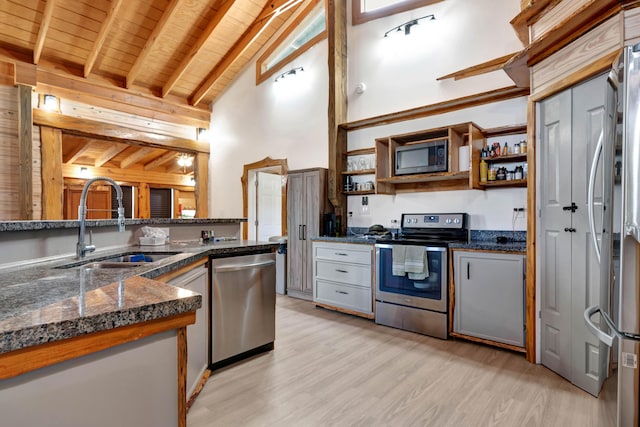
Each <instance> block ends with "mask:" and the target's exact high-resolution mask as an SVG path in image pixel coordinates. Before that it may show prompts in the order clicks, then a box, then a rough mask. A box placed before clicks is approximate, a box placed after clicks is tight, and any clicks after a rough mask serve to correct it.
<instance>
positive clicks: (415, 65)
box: [197, 0, 633, 358]
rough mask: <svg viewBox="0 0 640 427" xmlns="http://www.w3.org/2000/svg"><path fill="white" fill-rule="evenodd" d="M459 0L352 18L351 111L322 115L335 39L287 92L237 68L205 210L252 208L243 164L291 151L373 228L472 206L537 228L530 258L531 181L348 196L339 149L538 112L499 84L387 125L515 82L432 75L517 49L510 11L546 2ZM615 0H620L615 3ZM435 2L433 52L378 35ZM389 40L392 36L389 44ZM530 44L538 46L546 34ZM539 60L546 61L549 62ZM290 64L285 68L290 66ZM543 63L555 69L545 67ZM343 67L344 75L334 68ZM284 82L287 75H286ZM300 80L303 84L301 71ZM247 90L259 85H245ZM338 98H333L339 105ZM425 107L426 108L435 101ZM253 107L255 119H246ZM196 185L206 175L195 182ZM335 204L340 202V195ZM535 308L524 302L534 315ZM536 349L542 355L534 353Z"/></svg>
mask: <svg viewBox="0 0 640 427" xmlns="http://www.w3.org/2000/svg"><path fill="white" fill-rule="evenodd" d="M458 3H459V2H456V1H453V0H446V1H444V2H435V3H434V4H432V5H429V6H424V7H423V8H420V9H417V10H416V11H415V13H414V12H411V11H409V12H403V13H401V14H399V15H395V16H394V15H391V16H388V17H385V18H381V19H377V20H373V21H370V22H367V23H364V24H361V25H355V26H351V25H348V26H347V33H348V40H349V41H348V61H349V67H348V69H344V68H343V69H342V70H341V73H344V79H343V81H341V83H338V84H343V85H345V86H344V90H345V95H344V97H343V98H342V100H343V101H346V98H348V104H349V108H348V110H347V109H345V111H340V114H343V117H338V116H339V114H337V113H336V114H334V115H330V116H329V118H328V119H327V120H326V121H325V119H324V118H325V117H327V115H326V111H327V108H328V106H329V105H333V102H327V101H326V88H327V87H331V85H332V84H335V82H334V81H333V80H332V78H331V75H329V74H328V73H327V72H325V71H324V70H326V69H327V67H326V58H327V56H329V55H328V53H329V52H332V51H334V48H331V49H330V48H329V43H330V42H331V41H329V42H328V41H321V42H320V43H318V44H317V45H316V46H315V47H314V48H313V49H310V50H308V51H306V52H304V53H303V54H301V55H300V56H299V57H298V58H296V59H295V60H294V61H292V63H291V64H290V66H293V67H299V66H301V67H303V68H304V71H303V72H299V73H298V75H295V76H291V77H293V78H298V77H300V78H301V79H302V80H301V81H302V82H303V83H306V85H305V86H302V87H298V88H296V89H295V90H293V91H290V92H288V93H281V92H278V91H277V86H276V84H275V83H274V82H273V79H268V80H266V81H264V82H263V83H261V84H260V85H256V84H255V81H254V75H255V74H254V72H253V67H251V66H250V67H246V68H245V69H244V70H243V71H242V72H240V73H239V74H238V77H237V78H236V79H235V80H234V81H233V83H232V84H231V85H230V86H229V87H228V88H227V89H226V90H225V92H224V93H222V95H221V96H220V97H219V98H217V99H216V102H215V104H214V105H213V108H212V115H211V126H210V128H211V138H212V148H211V156H210V160H209V164H208V172H207V173H208V175H209V182H208V190H207V193H208V202H207V203H208V206H207V207H208V216H210V217H212V218H227V217H244V216H246V214H245V213H244V212H243V211H242V209H243V203H244V202H243V196H242V194H243V192H242V186H241V182H238V181H240V180H239V179H237V178H238V177H239V176H240V175H241V173H242V172H241V171H242V168H243V166H244V165H246V164H251V163H254V162H257V161H260V160H261V159H264V158H267V157H271V158H273V159H282V158H285V159H287V162H288V167H289V169H290V170H305V169H309V168H316V167H323V168H324V167H328V169H329V179H328V183H329V184H328V192H329V197H330V198H331V199H332V200H334V201H339V200H340V198H341V197H343V198H344V199H343V200H344V203H343V204H342V206H341V209H342V211H341V212H339V213H340V217H341V220H342V224H343V225H344V226H349V227H363V228H366V227H368V226H370V225H372V224H377V223H378V224H382V225H383V226H385V227H393V226H394V224H395V223H392V222H391V221H394V220H395V221H400V219H401V215H402V214H403V213H418V212H420V213H422V212H424V213H433V212H436V213H442V212H465V213H468V214H469V215H470V224H471V228H472V230H502V231H511V232H513V231H525V230H527V231H528V233H529V234H528V236H527V237H528V238H529V239H530V243H529V245H528V247H527V250H528V251H529V253H528V254H527V255H528V260H529V262H533V260H534V259H535V252H532V251H535V247H534V246H533V242H534V237H535V235H534V236H532V235H531V233H532V232H533V233H535V228H532V227H533V226H535V221H532V219H531V215H529V207H530V206H533V205H534V204H535V202H534V201H535V197H534V196H535V193H531V185H530V187H529V188H528V189H526V190H525V189H524V188H499V189H487V190H484V191H478V190H476V189H471V188H474V187H472V185H470V186H469V187H468V188H469V189H466V190H460V189H456V190H454V191H414V192H401V191H399V192H397V194H391V193H387V194H382V193H375V194H366V196H367V201H366V204H365V202H364V199H363V197H361V196H359V195H356V196H348V197H347V196H345V195H343V194H342V191H341V188H342V185H343V182H342V179H341V175H340V173H341V171H346V170H347V168H346V167H343V166H346V165H344V164H343V162H345V160H346V159H344V158H343V156H342V155H341V153H344V152H346V151H354V150H368V149H371V148H372V147H373V141H375V140H376V139H378V138H384V137H389V136H393V135H400V134H406V133H408V132H421V131H424V130H428V129H436V128H442V127H447V126H453V125H457V124H462V123H469V122H473V123H475V124H477V125H478V126H480V127H482V129H484V130H487V129H489V130H491V129H493V130H495V129H498V128H500V127H504V126H518V125H522V124H525V123H527V122H529V123H530V124H531V123H532V121H531V120H530V118H531V115H532V114H533V112H532V111H528V104H527V96H526V93H528V92H524V93H523V92H515V93H516V94H519V95H517V96H516V95H508V94H503V98H502V99H500V100H498V101H494V102H491V103H485V102H476V103H473V102H470V103H469V104H466V106H465V108H458V109H456V108H451V107H449V109H447V108H446V105H445V106H441V107H442V108H443V110H440V114H435V115H433V114H431V115H429V114H428V111H427V113H425V114H424V115H422V116H421V115H420V114H421V112H420V111H418V112H414V113H415V114H416V115H415V116H413V117H412V116H410V115H409V114H407V115H406V116H405V117H408V118H411V120H405V121H393V120H391V121H390V122H389V123H390V124H382V123H384V120H385V119H389V118H385V117H383V116H384V115H386V114H392V113H394V112H405V111H409V110H410V109H413V108H417V109H418V110H420V106H434V105H436V106H439V104H441V103H443V104H446V103H447V102H448V101H450V100H459V99H464V98H465V97H468V96H472V95H474V94H478V93H491V92H492V91H498V92H499V89H501V88H505V87H511V86H513V81H512V80H511V78H510V76H508V75H507V74H506V73H504V72H503V71H501V70H497V71H490V72H485V73H478V74H476V75H473V76H472V77H469V78H463V79H457V80H454V79H453V78H445V79H442V80H436V79H437V78H439V77H443V76H446V75H449V74H451V73H455V72H456V71H458V70H462V69H466V68H469V67H473V66H474V65H477V64H482V63H485V62H487V61H489V60H492V59H494V58H497V57H503V56H504V55H507V54H513V53H516V52H519V51H521V50H522V48H523V42H522V41H521V40H520V39H519V37H518V35H517V34H516V32H514V29H513V27H512V26H511V24H510V21H511V20H512V19H514V17H516V16H519V17H520V19H521V21H520V22H521V23H522V20H523V19H524V20H525V21H526V20H527V19H530V21H531V22H533V21H534V19H532V16H535V17H536V19H537V18H539V16H538V15H536V13H540V10H538V9H536V8H539V7H540V5H539V2H531V3H532V4H533V6H531V7H529V9H526V10H527V13H532V15H531V16H526V14H525V15H523V14H521V6H525V5H521V4H518V3H519V2H514V1H511V2H506V1H505V2H503V3H504V4H501V6H502V7H501V8H495V7H494V3H491V6H488V2H487V3H486V4H485V2H474V4H473V5H464V7H461V6H460V4H458ZM536 3H538V4H536ZM542 3H545V2H542ZM562 3H563V5H565V4H566V5H567V8H568V9H570V10H569V12H566V13H569V14H572V13H575V15H576V16H577V17H578V18H579V19H586V17H588V16H589V15H588V13H592V14H594V15H596V16H599V14H598V13H595V12H600V10H595V9H589V8H586V10H587V12H588V13H586V14H580V13H577V12H576V10H578V11H580V10H579V7H578V5H579V4H580V2H562ZM585 3H589V2H585ZM614 3H615V4H616V5H618V2H614ZM545 4H546V3H545ZM595 7H596V6H593V8H595ZM572 8H573V9H572ZM462 9H463V10H462ZM594 10H595V11H594ZM423 12H424V13H423ZM632 12H633V9H632V8H630V7H629V10H628V11H626V12H625V13H627V14H628V15H629V21H630V22H633V21H632V17H633V15H632ZM430 13H433V14H434V15H435V16H436V19H435V20H434V21H427V22H424V24H426V25H425V29H426V31H427V39H429V36H430V37H431V38H432V39H433V38H434V34H437V36H435V39H437V40H438V41H439V42H438V43H431V44H428V46H429V52H428V54H425V55H417V54H416V52H422V51H423V50H424V49H425V42H424V39H423V40H420V39H418V41H417V42H416V41H415V40H414V39H411V40H409V38H407V40H403V39H401V40H400V41H398V40H397V39H396V40H394V38H393V37H389V38H388V39H389V40H382V39H383V38H384V37H383V36H382V35H383V34H384V33H385V32H386V31H388V30H389V29H390V28H392V27H394V26H396V25H398V24H400V23H401V22H405V21H407V20H408V19H411V18H416V17H418V16H424V15H428V14H430ZM345 14H346V13H345ZM348 15H349V16H350V15H351V14H350V13H349V14H348ZM604 15H606V14H604ZM604 15H603V16H604ZM625 16H627V15H625ZM400 18H402V19H400ZM551 18H553V14H547V15H546V19H551ZM564 18H566V15H562V14H560V16H559V17H557V18H554V19H558V20H560V22H562V19H564ZM599 19H600V18H599ZM602 19H604V18H602ZM542 21H543V23H544V24H545V25H547V26H548V27H552V26H553V24H554V21H553V20H550V21H544V20H542ZM420 25H422V23H421V24H420ZM480 27H481V28H490V31H479V30H478V31H472V30H469V29H470V28H480ZM629 27H631V26H630V25H629ZM416 29H417V28H414V30H416ZM461 29H467V30H466V31H462V30H461ZM547 29H548V28H547ZM525 30H526V25H525ZM544 30H545V28H542V30H541V31H544ZM429 31H432V33H429ZM612 32H613V31H609V32H606V33H604V36H602V38H604V39H606V40H608V39H607V36H610V35H611V33H612ZM566 37H569V36H566ZM630 37H631V36H630ZM542 40H544V39H542ZM625 40H626V38H625ZM383 42H390V43H391V44H386V45H383ZM562 42H563V43H566V39H562ZM618 43H620V42H619V41H618ZM525 45H526V44H525ZM620 46H621V45H620ZM534 47H536V48H537V49H540V45H536V46H534ZM607 49H609V50H605V51H604V53H602V52H599V53H598V55H602V56H603V57H607V55H609V54H610V52H611V51H612V50H613V49H611V48H610V47H608V48H607ZM451 52H456V54H451ZM536 54H539V51H536ZM596 56H597V55H596ZM532 57H533V56H532ZM516 59H521V58H516ZM538 59H540V58H538ZM553 59H555V58H553ZM525 62H526V59H525ZM609 62H612V61H609ZM251 64H253V62H252V63H251ZM541 64H542V65H544V64H543V63H542V62H541ZM288 68H289V67H284V68H283V71H284V70H286V69H288ZM345 68H346V67H345ZM556 68H558V67H556ZM568 68H569V70H568V71H566V70H564V69H563V70H561V71H563V72H564V73H565V75H563V76H564V77H566V76H567V75H572V72H573V68H575V66H573V65H571V66H569V67H568ZM586 68H588V67H586ZM576 69H577V71H576V72H575V74H576V75H577V76H574V77H572V79H574V80H575V81H574V83H577V82H579V81H580V80H583V79H584V78H585V77H587V76H589V74H588V72H589V71H588V70H587V71H584V70H583V69H582V68H580V67H578V68H576ZM427 70H428V71H427ZM538 70H540V73H541V74H540V76H541V79H542V78H544V79H546V80H539V81H538V80H536V79H535V78H534V80H533V82H534V84H535V85H537V86H533V87H534V88H535V89H536V91H537V92H536V94H537V95H536V96H540V97H541V98H539V99H542V96H543V95H545V91H546V95H549V94H551V93H553V90H554V89H555V90H559V87H558V86H557V85H556V86H555V87H554V82H553V80H552V78H550V77H549V73H548V69H545V68H544V67H542V66H539V67H538V69H534V71H538ZM544 72H546V73H547V74H543V73H544ZM336 75H338V74H337V72H336ZM425 76H426V77H427V78H425ZM534 76H536V75H535V74H534ZM579 77H580V79H579ZM287 78H289V76H288V77H287ZM290 80H293V79H290ZM569 80H571V79H569ZM284 81H285V82H286V81H288V80H287V79H284ZM278 83H282V82H278ZM293 83H294V84H295V81H294V82H293ZM330 83H331V84H330ZM359 83H362V85H359ZM407 83H413V84H407ZM356 86H358V87H359V89H357V88H356ZM359 92H361V93H359ZM247 93H250V94H252V96H246V94H247ZM532 93H533V91H532ZM293 94H296V95H297V96H298V97H303V98H304V102H300V99H301V98H296V96H294V95H293ZM265 106H268V108H265ZM332 108H335V105H334V106H333V107H332ZM423 110H425V111H426V110H428V108H424V109H423ZM238 112H242V114H238ZM249 117H250V118H251V122H252V124H253V125H252V126H246V121H247V118H249ZM376 117H380V122H379V123H381V124H380V125H377V126H361V123H359V122H360V121H366V119H367V118H376ZM331 120H336V122H335V123H334V124H335V125H341V124H344V123H350V124H353V129H345V127H341V128H340V129H343V130H345V131H346V133H347V135H346V138H347V140H348V144H346V145H345V146H340V145H339V144H335V145H334V144H331V143H330V144H326V143H324V142H322V141H326V139H327V129H328V128H329V129H331V128H332V122H331ZM207 127H209V126H207ZM347 127H348V126H347ZM341 132H342V131H339V132H337V133H338V135H335V133H329V138H330V141H332V140H334V138H336V139H338V140H340V138H344V137H345V135H344V134H342V133H341ZM533 132H534V131H533V127H532V126H529V127H528V128H527V130H526V132H524V139H529V141H530V143H529V146H530V148H529V150H531V149H532V147H531V146H532V145H533V144H531V139H530V138H528V137H529V136H530V135H534V133H533ZM522 139H523V135H520V136H518V139H517V140H516V141H519V140H522ZM499 140H500V142H501V143H502V142H504V139H503V138H499ZM510 145H513V144H510ZM327 146H328V147H329V148H327ZM247 148H249V149H247ZM529 152H530V153H531V154H530V155H529V158H531V155H532V154H533V151H529ZM530 164H532V163H530ZM470 167H471V168H472V169H473V168H474V167H477V166H476V165H474V164H471V165H470ZM332 174H336V175H332ZM529 174H530V175H529V177H530V182H534V181H532V179H534V178H535V175H534V169H533V168H530V169H529ZM368 179H369V178H367V180H368ZM198 181H199V180H198ZM197 185H202V183H198V182H197ZM375 185H376V186H377V185H378V183H377V182H376V183H375ZM345 203H346V205H345ZM201 206H202V205H201ZM338 206H340V204H339V203H338ZM520 208H525V212H524V214H519V215H516V214H515V213H514V209H520ZM349 212H351V213H352V216H351V217H349V216H348V215H349ZM517 212H520V211H517ZM396 228H397V226H396ZM532 265H535V264H532ZM534 270H535V268H533V269H532V268H528V269H527V271H528V276H527V280H528V281H531V283H530V284H528V289H533V290H535V280H536V279H535V274H534ZM538 274H539V273H538ZM531 297H535V293H533V294H530V295H529V298H531ZM531 314H532V313H528V315H529V316H531ZM534 322H535V320H534ZM456 343H457V342H456ZM533 357H534V358H535V355H533Z"/></svg>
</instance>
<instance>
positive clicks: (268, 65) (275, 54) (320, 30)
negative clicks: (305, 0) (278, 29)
mask: <svg viewBox="0 0 640 427" xmlns="http://www.w3.org/2000/svg"><path fill="white" fill-rule="evenodd" d="M326 37H327V20H326V5H325V1H324V0H314V1H313V2H311V3H310V4H309V6H307V8H306V9H305V10H303V11H302V12H301V13H300V15H299V16H298V17H297V18H296V19H295V20H294V21H293V22H292V23H291V25H289V27H288V28H287V29H286V30H285V31H284V32H283V33H282V35H281V36H280V37H278V39H277V40H276V41H275V42H274V43H273V44H272V45H271V46H269V48H268V49H267V50H266V52H265V53H264V54H263V55H262V56H261V57H260V58H258V61H257V62H256V84H260V83H262V82H263V81H265V80H266V79H268V78H269V77H271V76H272V75H273V74H275V72H276V71H277V70H279V69H280V68H282V67H283V66H284V65H285V64H287V63H288V62H291V61H292V60H293V59H295V58H297V57H298V56H300V55H301V54H302V53H304V52H306V51H307V50H308V49H309V48H311V46H313V45H314V44H316V43H318V42H319V41H320V40H322V39H324V38H326Z"/></svg>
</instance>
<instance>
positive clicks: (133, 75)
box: [125, 0, 182, 89]
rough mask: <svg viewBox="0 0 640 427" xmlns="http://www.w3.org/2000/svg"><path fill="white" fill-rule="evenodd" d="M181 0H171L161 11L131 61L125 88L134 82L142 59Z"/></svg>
mask: <svg viewBox="0 0 640 427" xmlns="http://www.w3.org/2000/svg"><path fill="white" fill-rule="evenodd" d="M181 2H182V0H171V2H170V3H169V5H168V6H167V8H166V9H165V10H164V12H163V13H162V17H161V18H160V20H159V21H158V23H157V24H156V26H155V28H154V29H153V32H152V33H151V35H150V36H149V38H148V39H147V42H146V43H145V44H144V47H143V48H142V50H141V51H140V53H139V54H138V57H137V58H136V61H135V62H134V63H133V67H131V69H130V70H129V73H128V74H127V78H126V82H125V86H126V88H127V89H130V88H131V86H132V85H133V82H135V80H136V77H138V74H139V73H140V70H141V69H142V65H143V64H144V61H145V60H146V59H147V56H149V53H150V52H151V49H152V48H153V45H154V44H155V43H156V42H157V41H158V37H160V34H162V32H163V31H164V29H165V27H166V26H167V22H169V20H170V19H171V18H172V17H173V15H174V14H175V12H176V11H177V10H178V6H179V5H180V3H181Z"/></svg>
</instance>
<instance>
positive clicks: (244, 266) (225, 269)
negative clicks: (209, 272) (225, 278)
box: [214, 260, 276, 273]
mask: <svg viewBox="0 0 640 427" xmlns="http://www.w3.org/2000/svg"><path fill="white" fill-rule="evenodd" d="M275 263H276V262H275V261H274V260H269V261H263V262H255V263H251V264H234V265H225V266H222V267H216V268H214V272H216V273H227V272H229V271H242V270H249V269H251V268H263V267H268V266H270V265H274V264H275Z"/></svg>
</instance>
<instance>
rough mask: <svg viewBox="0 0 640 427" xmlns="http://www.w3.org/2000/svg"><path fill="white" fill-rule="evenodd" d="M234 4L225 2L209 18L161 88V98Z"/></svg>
mask: <svg viewBox="0 0 640 427" xmlns="http://www.w3.org/2000/svg"><path fill="white" fill-rule="evenodd" d="M234 3H235V0H227V1H225V2H224V3H223V4H222V5H221V6H220V9H218V11H217V12H216V13H215V15H214V16H213V17H212V18H211V20H210V21H209V24H207V27H206V28H205V29H204V31H203V32H202V33H200V36H199V37H198V40H197V41H196V42H195V44H194V45H193V46H191V49H190V50H189V53H188V54H187V56H185V57H184V58H183V59H182V62H180V65H179V66H178V68H176V70H175V71H174V72H173V74H171V77H169V80H168V81H167V82H166V83H165V84H164V86H163V87H162V97H163V98H164V97H166V96H167V95H168V94H169V92H171V89H173V87H174V86H175V84H176V82H177V81H178V79H180V78H181V77H182V76H183V75H184V73H185V72H186V71H187V68H188V67H189V65H191V63H192V62H193V60H194V59H195V57H196V56H197V55H198V54H199V53H200V52H202V49H203V47H204V45H205V43H206V42H207V40H209V37H211V34H212V33H213V31H214V30H215V29H216V28H217V27H218V24H220V22H221V21H222V19H223V18H224V17H225V16H227V13H228V12H229V9H231V6H233V4H234Z"/></svg>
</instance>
